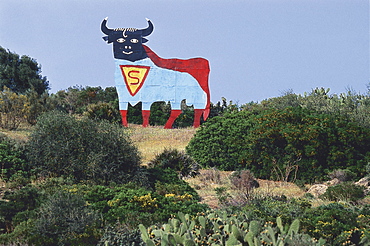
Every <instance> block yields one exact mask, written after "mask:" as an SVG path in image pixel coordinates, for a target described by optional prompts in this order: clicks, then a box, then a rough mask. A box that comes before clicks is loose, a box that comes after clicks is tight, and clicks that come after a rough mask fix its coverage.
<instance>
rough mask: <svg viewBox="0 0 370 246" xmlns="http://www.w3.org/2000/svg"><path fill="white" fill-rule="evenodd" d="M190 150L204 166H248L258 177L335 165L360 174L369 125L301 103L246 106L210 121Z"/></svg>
mask: <svg viewBox="0 0 370 246" xmlns="http://www.w3.org/2000/svg"><path fill="white" fill-rule="evenodd" d="M186 150H187V152H188V153H189V154H190V155H191V156H192V157H193V158H194V159H195V160H196V161H197V162H198V163H199V164H200V165H202V166H204V167H206V166H216V167H218V168H220V169H224V170H237V169H241V168H247V169H249V170H251V171H252V172H253V173H254V174H255V175H256V177H258V178H267V179H271V178H272V179H283V180H286V181H287V180H292V179H294V178H295V177H296V178H297V179H301V180H306V181H313V180H315V179H316V178H317V177H320V176H321V177H323V176H324V175H326V174H328V173H329V172H330V171H333V170H335V169H348V170H350V171H352V172H354V173H356V175H357V177H361V176H363V175H364V174H365V166H366V164H367V162H368V161H369V158H370V129H369V128H366V127H362V126H360V125H359V124H356V123H353V122H350V121H349V120H348V119H347V118H344V117H340V116H337V115H336V116H333V115H328V114H320V113H317V112H314V111H310V110H307V109H302V108H300V107H296V108H285V109H266V110H260V111H254V112H250V111H241V112H235V113H232V114H226V115H224V116H223V117H215V118H212V119H211V120H209V121H207V122H206V123H205V124H204V125H203V126H202V127H201V129H199V130H198V131H197V133H196V134H195V136H194V137H193V139H192V140H191V141H190V142H189V144H188V146H187V148H186ZM295 174H296V176H295Z"/></svg>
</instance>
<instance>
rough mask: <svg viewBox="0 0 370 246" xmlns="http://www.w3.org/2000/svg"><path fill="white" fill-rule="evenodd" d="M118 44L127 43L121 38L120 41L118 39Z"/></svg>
mask: <svg viewBox="0 0 370 246" xmlns="http://www.w3.org/2000/svg"><path fill="white" fill-rule="evenodd" d="M117 42H118V43H124V42H125V39H124V38H119V39H117Z"/></svg>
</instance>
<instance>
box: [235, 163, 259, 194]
mask: <svg viewBox="0 0 370 246" xmlns="http://www.w3.org/2000/svg"><path fill="white" fill-rule="evenodd" d="M229 178H230V181H231V185H232V187H233V188H234V189H236V190H238V191H240V192H241V193H242V194H243V195H244V196H245V197H248V196H249V194H250V193H251V192H252V190H253V189H254V188H258V187H259V186H260V185H259V183H258V181H257V180H256V179H255V178H254V176H253V174H252V173H251V172H250V171H249V170H241V171H236V172H233V173H232V174H231V175H230V177H229Z"/></svg>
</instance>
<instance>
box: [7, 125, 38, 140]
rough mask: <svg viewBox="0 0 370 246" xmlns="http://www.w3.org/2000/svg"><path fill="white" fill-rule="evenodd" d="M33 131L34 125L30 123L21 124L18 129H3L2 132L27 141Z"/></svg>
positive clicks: (10, 136) (15, 138)
mask: <svg viewBox="0 0 370 246" xmlns="http://www.w3.org/2000/svg"><path fill="white" fill-rule="evenodd" d="M31 131H32V126H29V125H21V126H20V127H18V129H16V130H13V131H9V130H4V129H1V133H3V134H5V135H6V136H7V137H9V138H12V139H14V140H17V141H27V140H28V137H29V135H30V134H31Z"/></svg>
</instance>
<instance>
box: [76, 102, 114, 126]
mask: <svg viewBox="0 0 370 246" xmlns="http://www.w3.org/2000/svg"><path fill="white" fill-rule="evenodd" d="M83 115H84V116H86V117H87V118H89V119H91V120H106V121H109V122H110V123H121V115H120V113H119V110H118V108H115V107H114V106H112V104H111V103H107V102H97V103H92V104H89V105H87V107H86V111H85V112H83Z"/></svg>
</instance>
